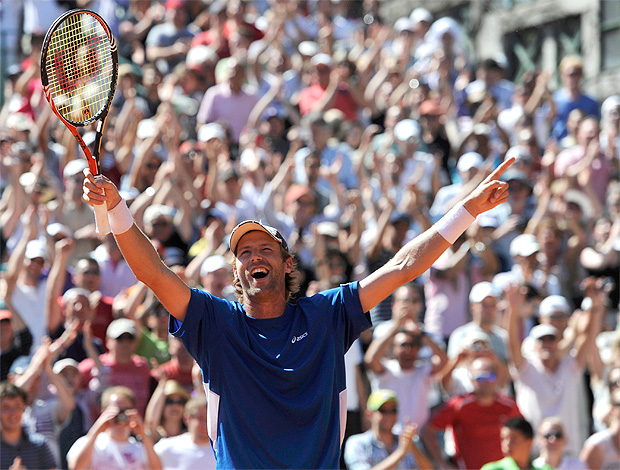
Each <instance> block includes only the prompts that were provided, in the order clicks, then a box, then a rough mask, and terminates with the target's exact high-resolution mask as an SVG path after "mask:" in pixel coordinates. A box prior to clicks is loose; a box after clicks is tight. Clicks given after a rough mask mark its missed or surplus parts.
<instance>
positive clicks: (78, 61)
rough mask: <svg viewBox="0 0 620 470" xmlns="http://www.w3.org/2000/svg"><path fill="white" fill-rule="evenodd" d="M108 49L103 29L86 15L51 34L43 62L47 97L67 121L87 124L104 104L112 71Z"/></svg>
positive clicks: (69, 20)
mask: <svg viewBox="0 0 620 470" xmlns="http://www.w3.org/2000/svg"><path fill="white" fill-rule="evenodd" d="M110 48H111V46H110V41H109V38H108V36H107V34H106V33H105V31H104V29H103V27H102V26H101V25H100V23H99V22H98V21H97V20H96V19H94V18H93V17H92V16H90V15H88V14H76V15H72V16H69V17H68V18H67V19H66V20H65V21H63V22H62V23H61V24H60V25H59V26H58V27H57V28H56V30H55V31H54V33H53V34H52V36H51V38H50V43H49V46H48V56H47V60H46V69H47V71H48V76H49V77H50V80H49V89H50V96H51V98H52V100H53V101H54V105H55V106H56V109H57V110H58V112H59V113H60V114H61V115H62V116H63V117H65V118H66V119H67V120H69V121H73V122H81V123H83V122H87V121H90V120H92V119H93V118H94V117H95V116H96V115H97V114H98V113H99V112H100V111H101V110H102V109H104V108H105V106H106V105H107V101H108V96H109V94H110V90H111V88H112V80H113V69H114V61H113V58H112V54H111V51H110Z"/></svg>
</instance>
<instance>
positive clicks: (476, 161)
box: [456, 152, 484, 173]
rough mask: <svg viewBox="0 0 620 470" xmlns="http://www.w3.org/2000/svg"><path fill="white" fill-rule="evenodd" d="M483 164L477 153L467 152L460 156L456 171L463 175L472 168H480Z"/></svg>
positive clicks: (480, 156)
mask: <svg viewBox="0 0 620 470" xmlns="http://www.w3.org/2000/svg"><path fill="white" fill-rule="evenodd" d="M483 163H484V158H482V155H480V154H479V153H477V152H467V153H464V154H463V155H461V158H459V162H458V163H457V164H456V169H457V170H458V171H460V172H462V173H465V172H467V171H469V170H471V169H472V168H480V167H481V166H482V164H483Z"/></svg>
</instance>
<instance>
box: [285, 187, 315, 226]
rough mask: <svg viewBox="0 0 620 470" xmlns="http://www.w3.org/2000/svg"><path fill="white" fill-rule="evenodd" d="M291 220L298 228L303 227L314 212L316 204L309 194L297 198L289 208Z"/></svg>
mask: <svg viewBox="0 0 620 470" xmlns="http://www.w3.org/2000/svg"><path fill="white" fill-rule="evenodd" d="M290 209H291V214H292V215H293V220H294V221H295V224H296V225H297V226H298V227H305V226H306V225H307V224H308V223H309V222H310V219H312V217H313V216H314V213H315V211H316V202H315V200H314V198H313V197H312V196H311V195H309V194H304V195H303V196H301V197H299V198H297V199H296V200H295V201H293V202H292V203H291V206H290Z"/></svg>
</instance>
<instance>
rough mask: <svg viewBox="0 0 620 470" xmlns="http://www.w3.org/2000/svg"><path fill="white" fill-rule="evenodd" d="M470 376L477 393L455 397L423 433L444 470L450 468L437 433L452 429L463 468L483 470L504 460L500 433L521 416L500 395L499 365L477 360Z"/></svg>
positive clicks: (432, 419)
mask: <svg viewBox="0 0 620 470" xmlns="http://www.w3.org/2000/svg"><path fill="white" fill-rule="evenodd" d="M470 374H471V381H472V383H473V387H474V390H473V392H470V393H466V394H464V395H457V396H454V397H452V399H450V401H448V403H446V405H445V406H444V407H443V408H442V409H440V410H439V411H438V412H437V413H436V414H434V415H433V416H432V417H431V419H430V420H429V421H428V423H427V424H426V425H425V426H424V428H423V429H422V434H421V435H422V438H423V439H424V443H425V444H426V447H427V449H428V450H429V452H430V454H431V456H432V457H433V458H434V459H435V463H436V464H437V465H439V466H440V467H441V468H445V466H446V465H449V464H448V463H446V462H445V459H444V457H443V455H442V453H441V451H440V448H439V445H438V443H437V441H436V439H435V436H436V435H437V431H439V430H443V429H446V428H451V430H452V435H453V437H454V442H455V450H456V454H455V456H454V459H455V460H456V463H457V464H458V466H459V468H469V469H474V468H480V467H482V465H484V464H486V463H488V462H492V461H495V460H499V459H501V458H502V449H501V442H500V429H501V427H502V425H503V424H504V422H505V421H506V419H508V418H511V417H514V416H521V413H520V412H519V409H518V408H517V404H516V403H515V401H514V400H513V399H512V398H510V397H508V396H506V395H504V394H502V393H500V386H499V382H498V370H497V364H496V361H493V359H491V358H490V357H488V356H487V357H480V358H478V359H475V360H474V361H473V362H472V364H471V367H470Z"/></svg>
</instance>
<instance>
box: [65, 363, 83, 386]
mask: <svg viewBox="0 0 620 470" xmlns="http://www.w3.org/2000/svg"><path fill="white" fill-rule="evenodd" d="M60 376H61V377H62V379H63V380H64V381H65V384H66V385H67V387H69V389H70V390H71V391H72V392H75V391H77V390H79V389H80V384H81V382H82V375H81V374H80V371H79V370H77V369H76V368H75V367H71V366H68V367H65V368H64V369H63V370H62V371H61V372H60Z"/></svg>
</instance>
